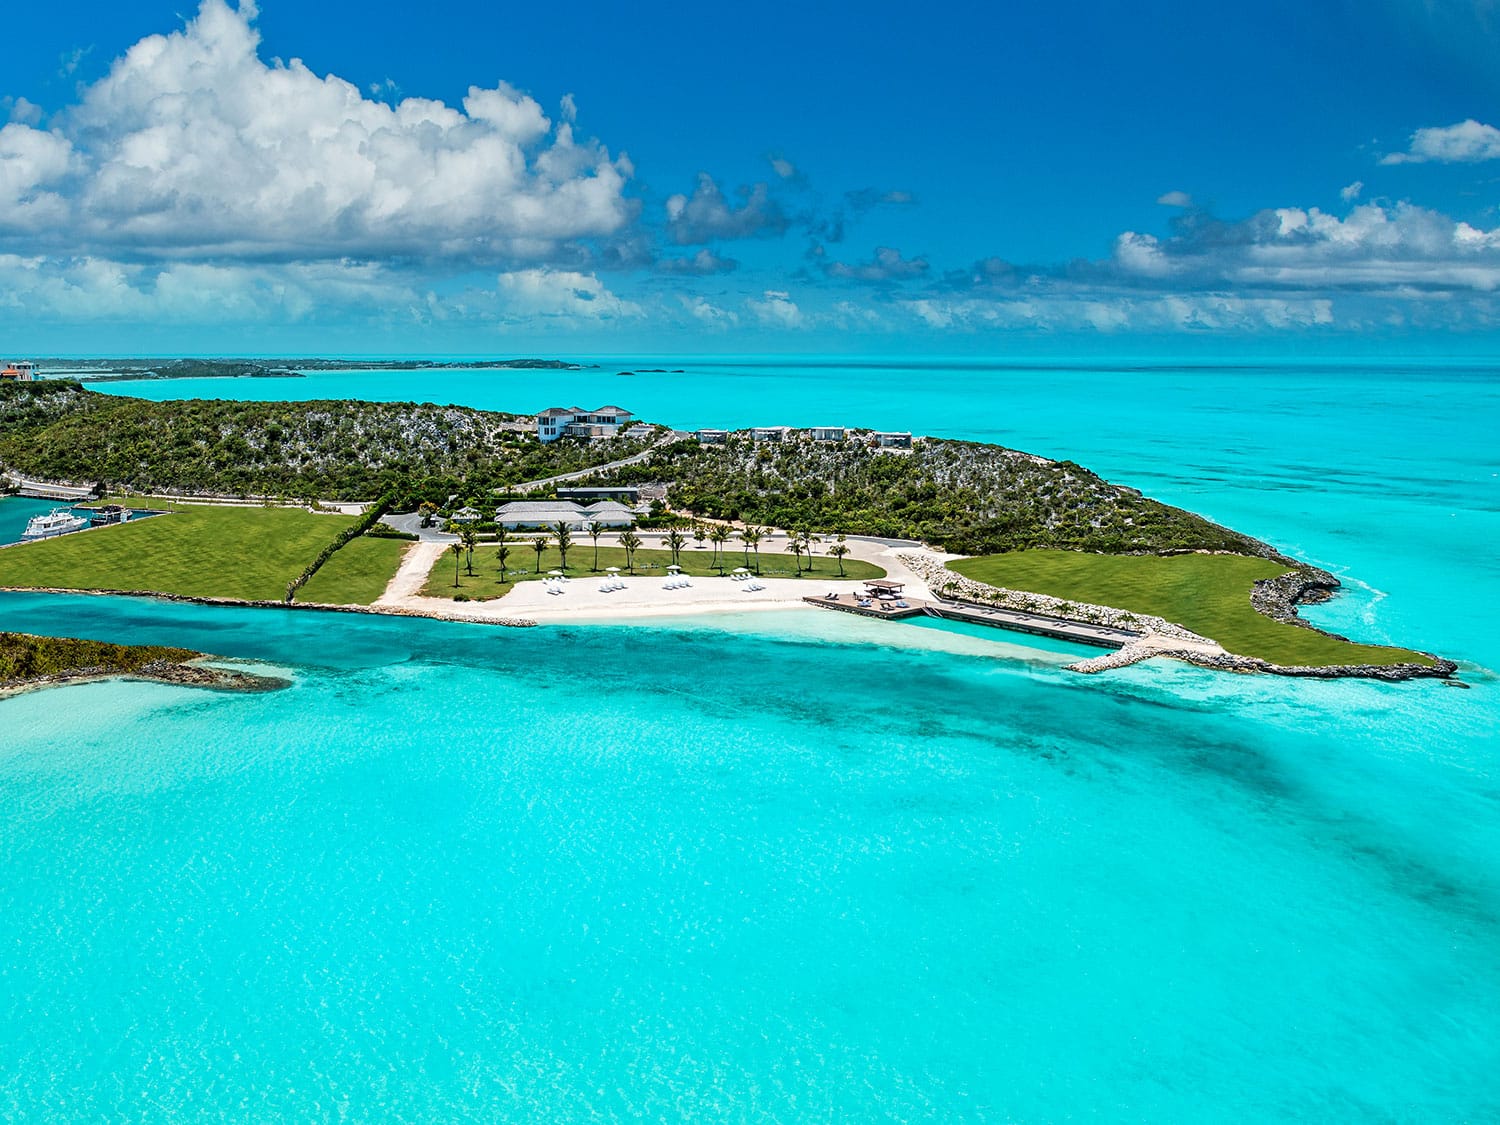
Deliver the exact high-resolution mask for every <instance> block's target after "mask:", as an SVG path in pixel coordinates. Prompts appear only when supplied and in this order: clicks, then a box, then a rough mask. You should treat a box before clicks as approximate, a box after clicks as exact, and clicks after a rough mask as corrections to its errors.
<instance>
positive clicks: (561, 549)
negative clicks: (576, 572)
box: [552, 520, 573, 570]
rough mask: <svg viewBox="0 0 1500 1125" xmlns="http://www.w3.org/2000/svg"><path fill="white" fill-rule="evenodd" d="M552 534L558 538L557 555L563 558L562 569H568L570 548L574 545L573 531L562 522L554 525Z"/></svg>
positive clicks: (559, 521)
mask: <svg viewBox="0 0 1500 1125" xmlns="http://www.w3.org/2000/svg"><path fill="white" fill-rule="evenodd" d="M552 534H553V535H554V536H555V537H556V538H557V553H558V554H559V555H561V556H562V569H563V570H567V569H568V548H569V547H571V546H572V545H573V529H572V528H570V527H569V526H568V525H567V523H565V522H564V521H562V520H558V521H557V522H556V523H555V524H553V525H552Z"/></svg>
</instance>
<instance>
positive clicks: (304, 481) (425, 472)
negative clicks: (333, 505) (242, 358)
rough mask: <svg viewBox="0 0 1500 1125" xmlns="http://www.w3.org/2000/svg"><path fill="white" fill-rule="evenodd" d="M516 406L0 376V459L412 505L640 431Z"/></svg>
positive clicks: (22, 469)
mask: <svg viewBox="0 0 1500 1125" xmlns="http://www.w3.org/2000/svg"><path fill="white" fill-rule="evenodd" d="M516 422H517V416H515V415H510V414H499V413H495V412H492V411H483V410H472V409H469V408H467V407H460V406H433V405H431V404H421V405H417V404H413V403H373V402H350V401H342V400H340V401H321V402H221V401H216V400H202V399H188V400H183V401H176V402H148V401H146V400H144V399H135V398H123V397H117V396H110V395H102V394H96V393H92V392H89V391H85V390H83V389H82V388H81V387H80V386H79V385H78V384H76V383H69V382H61V381H58V382H52V381H47V382H41V383H32V384H10V385H6V386H4V387H0V465H3V466H4V467H6V468H9V469H11V470H13V471H16V472H19V473H21V474H23V475H26V476H33V477H37V478H40V479H43V480H66V481H78V482H94V481H100V480H102V481H106V482H108V483H109V484H111V485H117V486H118V485H123V486H126V487H128V488H131V489H135V490H138V491H143V492H150V491H155V490H172V491H176V490H186V491H195V492H205V493H224V494H229V495H272V496H275V495H289V496H300V497H318V498H320V499H364V500H368V499H370V498H371V497H374V496H377V495H381V494H383V493H385V492H388V491H391V490H393V489H394V490H396V491H397V492H398V494H400V496H401V499H402V500H403V501H406V502H408V503H409V506H412V507H414V506H415V505H416V503H417V502H419V501H420V500H422V499H435V500H439V501H440V500H442V499H444V498H445V497H446V496H448V495H449V494H451V493H461V494H464V495H476V494H478V493H480V492H482V491H484V490H486V489H489V488H499V487H503V486H506V485H510V484H515V483H519V482H521V481H526V480H534V479H537V478H539V477H546V476H551V475H554V474H557V473H564V472H568V471H571V470H574V469H581V468H587V467H588V466H590V465H596V464H601V463H603V462H605V461H609V460H612V459H616V458H620V457H626V456H629V455H630V454H632V453H636V452H639V451H640V450H641V449H644V448H645V447H646V446H647V445H648V444H649V443H650V441H651V440H652V439H649V438H648V439H641V440H636V441H627V440H624V439H617V440H613V441H606V442H593V443H590V442H583V441H559V442H555V443H553V444H551V445H542V444H541V443H539V442H538V441H537V440H536V438H535V437H533V436H531V435H529V434H527V433H524V432H522V431H521V430H520V429H519V428H517V426H516Z"/></svg>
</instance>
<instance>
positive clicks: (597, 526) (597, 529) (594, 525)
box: [589, 520, 604, 570]
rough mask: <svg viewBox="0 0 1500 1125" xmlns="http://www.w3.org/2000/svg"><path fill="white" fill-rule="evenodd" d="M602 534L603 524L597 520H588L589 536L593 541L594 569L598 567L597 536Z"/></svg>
mask: <svg viewBox="0 0 1500 1125" xmlns="http://www.w3.org/2000/svg"><path fill="white" fill-rule="evenodd" d="M603 534H604V525H603V524H602V523H600V522H599V521H598V520H589V538H590V539H592V540H593V541H594V569H595V570H598V569H599V536H601V535H603Z"/></svg>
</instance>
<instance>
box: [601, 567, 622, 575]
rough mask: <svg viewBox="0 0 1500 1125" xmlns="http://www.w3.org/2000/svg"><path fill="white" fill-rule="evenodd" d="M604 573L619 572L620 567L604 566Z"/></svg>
mask: <svg viewBox="0 0 1500 1125" xmlns="http://www.w3.org/2000/svg"><path fill="white" fill-rule="evenodd" d="M604 573H605V574H619V573H620V568H619V567H617V566H607V567H605V568H604Z"/></svg>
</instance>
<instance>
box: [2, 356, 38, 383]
mask: <svg viewBox="0 0 1500 1125" xmlns="http://www.w3.org/2000/svg"><path fill="white" fill-rule="evenodd" d="M35 381H36V364H34V363H31V362H29V361H27V360H17V361H16V362H15V363H7V364H6V365H5V369H4V370H3V371H0V382H5V383H34V382H35Z"/></svg>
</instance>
